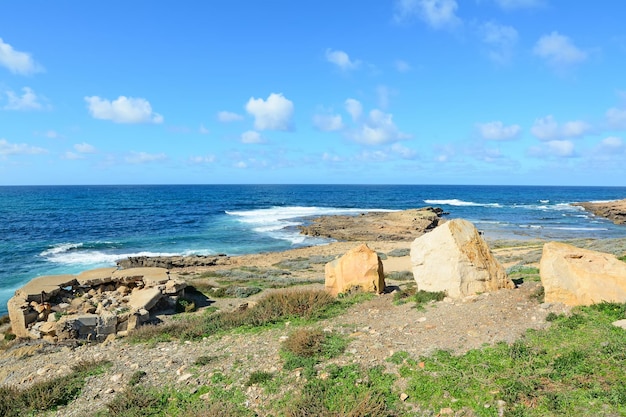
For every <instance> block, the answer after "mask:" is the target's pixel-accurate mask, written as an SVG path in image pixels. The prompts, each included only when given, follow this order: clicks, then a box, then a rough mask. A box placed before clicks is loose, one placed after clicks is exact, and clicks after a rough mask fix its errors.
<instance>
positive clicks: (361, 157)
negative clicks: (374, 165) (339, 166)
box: [355, 150, 389, 162]
mask: <svg viewBox="0 0 626 417" xmlns="http://www.w3.org/2000/svg"><path fill="white" fill-rule="evenodd" d="M355 159H356V160H357V161H362V162H382V161H387V160H388V159H389V155H388V154H387V153H386V152H383V151H366V150H365V151H362V152H361V153H360V154H358V155H356V156H355Z"/></svg>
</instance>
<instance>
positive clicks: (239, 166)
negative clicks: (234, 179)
mask: <svg viewBox="0 0 626 417" xmlns="http://www.w3.org/2000/svg"><path fill="white" fill-rule="evenodd" d="M235 168H239V169H246V168H248V164H246V163H245V162H244V161H239V162H237V163H236V164H235Z"/></svg>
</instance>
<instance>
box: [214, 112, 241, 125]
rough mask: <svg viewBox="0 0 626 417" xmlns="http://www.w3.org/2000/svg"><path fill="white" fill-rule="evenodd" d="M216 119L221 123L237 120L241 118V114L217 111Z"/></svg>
mask: <svg viewBox="0 0 626 417" xmlns="http://www.w3.org/2000/svg"><path fill="white" fill-rule="evenodd" d="M217 120H219V121H220V122H223V123H230V122H237V121H239V120H243V116H242V115H240V114H237V113H233V112H231V111H221V112H219V113H217Z"/></svg>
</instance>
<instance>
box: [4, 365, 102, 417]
mask: <svg viewBox="0 0 626 417" xmlns="http://www.w3.org/2000/svg"><path fill="white" fill-rule="evenodd" d="M106 366H108V363H107V362H96V361H84V362H79V363H77V364H76V365H74V366H73V367H72V372H71V373H70V374H68V375H66V376H62V377H58V378H53V379H50V380H47V381H43V382H37V383H35V384H33V385H31V386H30V387H28V388H25V389H18V388H15V387H11V386H0V416H3V417H13V416H29V415H35V414H36V413H37V412H42V411H49V410H55V409H56V408H57V407H59V406H62V405H67V404H69V403H70V402H71V401H72V400H74V399H75V398H76V397H78V395H79V394H80V392H81V391H82V389H83V387H84V385H85V383H86V380H87V378H88V377H90V376H93V375H99V374H101V373H103V372H104V370H105V368H106Z"/></svg>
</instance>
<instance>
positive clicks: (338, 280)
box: [325, 244, 385, 297]
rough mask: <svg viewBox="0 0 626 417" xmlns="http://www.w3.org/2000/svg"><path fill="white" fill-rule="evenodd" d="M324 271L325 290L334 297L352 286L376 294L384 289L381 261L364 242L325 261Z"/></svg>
mask: <svg viewBox="0 0 626 417" xmlns="http://www.w3.org/2000/svg"><path fill="white" fill-rule="evenodd" d="M325 271H326V282H325V287H326V291H328V292H329V293H330V294H332V295H333V296H335V297H336V296H337V295H339V294H341V293H345V292H348V291H350V289H352V288H354V287H359V288H361V290H363V291H365V292H374V293H376V294H380V293H382V292H383V291H384V290H385V274H384V272H383V263H382V261H381V259H380V258H379V257H378V254H377V253H376V252H375V251H373V250H371V249H370V248H369V247H368V246H367V245H365V244H363V245H359V246H357V247H356V248H353V249H350V250H349V251H348V252H347V253H346V254H345V255H343V256H342V257H341V258H339V259H335V260H334V261H332V262H329V263H327V264H326V268H325Z"/></svg>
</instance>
